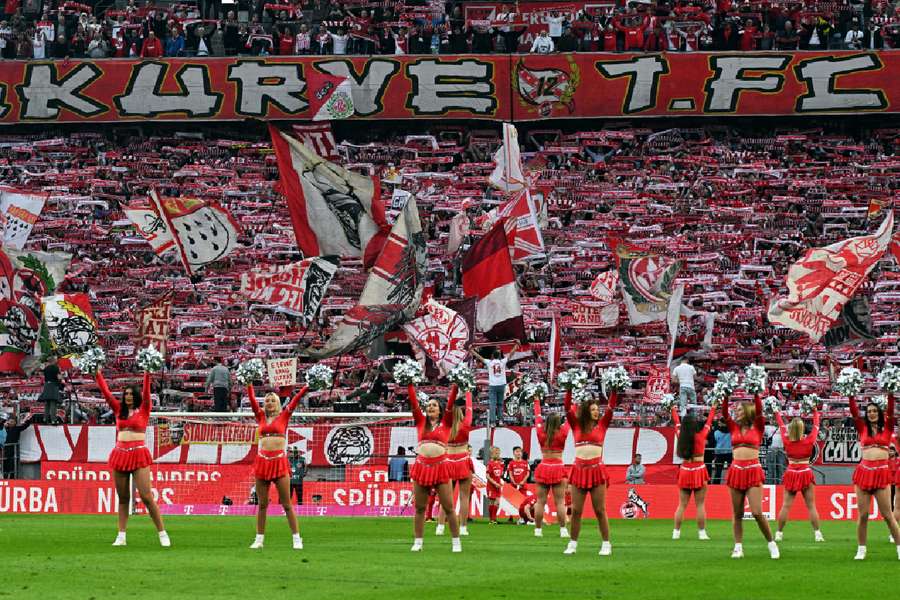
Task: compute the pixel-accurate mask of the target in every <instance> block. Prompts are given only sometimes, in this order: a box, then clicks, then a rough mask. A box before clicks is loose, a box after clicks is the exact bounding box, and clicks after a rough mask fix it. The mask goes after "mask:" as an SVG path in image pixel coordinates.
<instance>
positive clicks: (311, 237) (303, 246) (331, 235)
mask: <svg viewBox="0 0 900 600" xmlns="http://www.w3.org/2000/svg"><path fill="white" fill-rule="evenodd" d="M269 133H270V134H271V136H272V146H273V147H274V149H275V156H276V158H277V160H278V173H279V177H280V182H281V191H282V193H283V194H284V195H285V197H286V199H287V204H288V210H289V211H290V214H291V224H292V225H293V228H294V235H295V236H296V238H297V245H298V246H300V250H301V251H302V252H303V255H304V256H306V257H313V256H330V255H333V256H342V257H343V256H346V257H356V258H362V259H363V264H364V265H365V266H366V268H368V267H371V266H372V265H373V264H374V263H375V260H376V259H377V257H378V255H379V252H381V249H382V247H383V246H384V243H385V239H386V238H387V235H388V233H389V232H390V228H389V227H388V224H387V221H386V218H385V207H384V202H383V201H382V199H381V188H380V186H381V183H380V181H379V180H378V178H377V177H366V176H363V175H360V174H358V173H354V172H353V171H349V170H347V169H345V168H343V167H341V166H340V165H336V164H334V163H332V162H329V161H327V160H325V159H323V158H322V157H320V156H319V155H318V154H316V153H315V152H313V151H312V150H310V149H309V148H308V147H307V146H305V145H304V144H302V143H300V142H299V141H297V140H295V139H294V138H292V137H290V136H287V135H285V134H284V133H282V132H280V131H278V129H276V128H275V127H272V126H271V125H270V126H269Z"/></svg>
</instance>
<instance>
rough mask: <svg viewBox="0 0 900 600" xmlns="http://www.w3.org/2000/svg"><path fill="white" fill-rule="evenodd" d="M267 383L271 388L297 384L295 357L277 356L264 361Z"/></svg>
mask: <svg viewBox="0 0 900 600" xmlns="http://www.w3.org/2000/svg"><path fill="white" fill-rule="evenodd" d="M266 369H267V370H268V372H269V385H270V386H272V387H273V388H279V387H289V386H293V385H296V384H297V357H296V356H295V357H293V358H278V359H273V360H269V361H266Z"/></svg>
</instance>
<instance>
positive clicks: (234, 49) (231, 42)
mask: <svg viewBox="0 0 900 600" xmlns="http://www.w3.org/2000/svg"><path fill="white" fill-rule="evenodd" d="M222 29H223V35H222V37H223V41H224V42H225V54H226V55H227V56H234V55H236V54H237V53H238V47H239V45H240V39H239V36H238V33H239V31H240V24H238V21H237V18H236V17H235V14H234V11H233V10H229V11H228V14H227V15H226V16H225V22H224V23H223V27H222Z"/></svg>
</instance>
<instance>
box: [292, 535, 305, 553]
mask: <svg viewBox="0 0 900 600" xmlns="http://www.w3.org/2000/svg"><path fill="white" fill-rule="evenodd" d="M291 545H292V546H293V548H294V550H303V538H302V537H300V534H299V533H295V534H293V536H292V537H291Z"/></svg>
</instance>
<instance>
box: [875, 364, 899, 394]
mask: <svg viewBox="0 0 900 600" xmlns="http://www.w3.org/2000/svg"><path fill="white" fill-rule="evenodd" d="M878 385H879V386H881V389H883V390H884V391H886V392H890V393H891V394H896V393H897V392H900V367H895V366H894V365H888V366H886V367H885V368H883V369H882V370H881V372H880V373H878Z"/></svg>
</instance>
